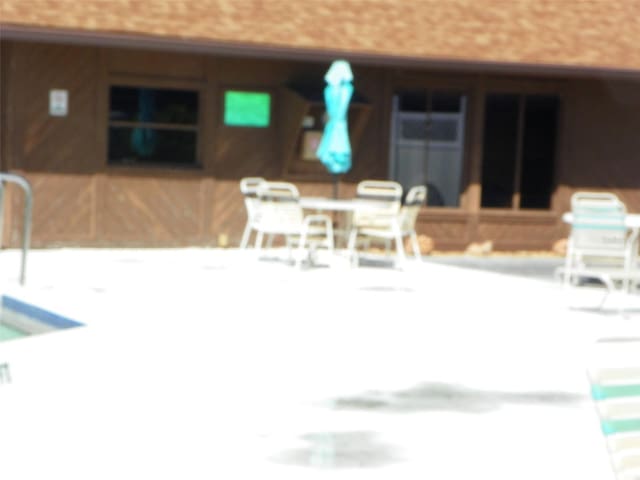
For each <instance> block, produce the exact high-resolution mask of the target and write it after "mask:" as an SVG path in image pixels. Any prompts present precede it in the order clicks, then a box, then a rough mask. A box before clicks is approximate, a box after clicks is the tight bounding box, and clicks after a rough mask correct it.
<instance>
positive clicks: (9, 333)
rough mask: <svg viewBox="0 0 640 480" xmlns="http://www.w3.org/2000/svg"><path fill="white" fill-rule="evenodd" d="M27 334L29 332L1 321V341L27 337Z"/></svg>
mask: <svg viewBox="0 0 640 480" xmlns="http://www.w3.org/2000/svg"><path fill="white" fill-rule="evenodd" d="M27 335H28V333H25V332H23V331H21V330H17V329H15V328H12V327H10V326H8V325H3V324H2V323H0V342H4V341H5V340H12V339H14V338H22V337H26V336H27Z"/></svg>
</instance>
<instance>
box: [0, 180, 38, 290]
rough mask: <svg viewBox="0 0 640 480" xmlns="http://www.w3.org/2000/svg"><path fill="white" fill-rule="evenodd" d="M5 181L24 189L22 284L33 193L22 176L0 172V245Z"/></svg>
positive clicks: (29, 239) (24, 275)
mask: <svg viewBox="0 0 640 480" xmlns="http://www.w3.org/2000/svg"><path fill="white" fill-rule="evenodd" d="M5 182H9V183H15V184H17V185H20V187H21V188H22V190H24V195H25V199H24V221H23V224H22V260H21V262H20V284H21V285H24V282H25V278H26V271H27V252H28V251H29V246H30V244H31V209H32V206H33V193H32V191H31V185H29V182H27V180H26V179H25V178H24V177H21V176H20V175H15V174H13V173H0V246H1V245H2V233H3V231H2V230H3V227H4V184H5Z"/></svg>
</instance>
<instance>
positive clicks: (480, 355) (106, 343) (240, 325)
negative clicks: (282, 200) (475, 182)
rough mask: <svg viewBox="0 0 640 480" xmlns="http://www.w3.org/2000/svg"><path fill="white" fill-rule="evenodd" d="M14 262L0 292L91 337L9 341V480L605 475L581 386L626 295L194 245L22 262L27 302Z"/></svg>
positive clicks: (631, 328)
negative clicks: (569, 297)
mask: <svg viewBox="0 0 640 480" xmlns="http://www.w3.org/2000/svg"><path fill="white" fill-rule="evenodd" d="M19 253H20V252H19V251H15V250H5V251H2V252H0V279H1V280H2V285H3V286H2V288H3V290H2V292H3V293H7V294H11V295H15V296H17V297H19V298H24V299H25V300H27V301H29V302H32V303H35V304H37V305H41V306H43V307H45V308H47V309H50V310H53V311H55V312H57V313H60V314H63V315H67V316H69V317H71V318H73V319H75V320H78V321H80V322H83V323H85V324H86V327H82V328H77V329H73V330H66V331H60V332H55V333H50V334H44V335H39V336H33V337H29V338H25V339H19V340H12V341H8V342H4V343H0V364H2V363H7V364H8V365H9V367H10V374H11V382H10V383H2V384H0V463H1V471H2V475H1V476H2V478H3V479H7V480H14V479H42V478H64V479H66V480H68V479H83V480H85V479H92V480H93V479H102V478H104V479H114V478H117V479H129V478H131V479H141V478H154V479H158V478H167V479H176V478H185V479H187V478H188V479H205V478H207V479H210V478H257V475H260V477H261V478H262V477H267V478H278V479H283V478H285V479H288V478H291V479H306V478H315V477H318V476H321V477H322V478H341V479H342V478H345V479H346V478H348V479H352V478H367V479H368V478H373V479H388V478H398V479H425V478H428V479H434V480H463V479H465V480H466V479H470V478H474V479H475V478H477V479H492V480H502V479H505V480H506V479H508V480H513V479H518V480H528V479H531V480H534V479H535V480H540V479H545V480H568V479H581V480H610V479H612V478H613V476H612V474H611V472H610V467H609V463H608V462H609V461H608V457H607V454H606V447H605V444H604V440H603V437H602V434H601V432H600V430H599V424H598V420H597V417H596V414H595V410H594V408H593V405H592V403H591V401H590V400H589V397H588V394H589V385H588V382H587V378H586V367H587V364H588V361H589V351H590V348H591V346H592V344H593V342H594V341H595V340H596V339H598V338H601V337H612V336H615V337H621V336H640V301H639V300H640V299H639V298H638V297H637V296H635V297H632V298H631V299H625V302H626V306H627V308H628V311H627V314H626V315H625V316H623V315H620V314H619V313H618V312H617V310H616V309H615V308H610V309H607V310H605V311H596V310H592V309H577V310H576V309H569V308H567V305H566V297H565V296H564V295H563V291H562V287H561V285H560V283H559V282H557V283H554V282H552V281H541V280H535V279H530V278H525V277H515V276H507V275H500V274H494V273H487V272H483V271H479V270H468V269H461V268H456V267H451V266H445V265H436V264H431V263H424V264H416V263H415V262H410V264H409V266H408V267H407V268H406V269H405V270H404V271H398V270H394V269H391V268H384V267H375V268H372V267H362V268H357V269H350V268H349V267H348V266H347V264H346V263H339V264H336V265H333V266H332V268H314V269H303V270H296V269H294V268H292V267H290V266H289V265H286V264H285V263H283V262H281V261H276V260H266V261H265V260H262V261H258V260H257V259H256V258H255V257H254V256H253V254H252V252H250V251H245V252H242V251H238V250H218V249H206V248H203V249H199V248H191V249H148V250H132V249H122V250H109V249H104V250H83V249H60V250H55V249H52V250H34V251H32V252H30V255H29V258H28V267H27V286H26V287H25V288H21V287H18V286H17V276H18V271H19V257H20V255H19ZM278 255H284V254H283V253H282V252H278ZM598 295H599V293H594V292H586V293H585V296H584V300H585V305H586V304H590V305H596V304H597V303H598ZM622 300H623V299H616V298H614V299H611V302H609V305H611V306H613V307H615V305H616V302H617V301H622Z"/></svg>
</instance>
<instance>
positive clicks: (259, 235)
mask: <svg viewBox="0 0 640 480" xmlns="http://www.w3.org/2000/svg"><path fill="white" fill-rule="evenodd" d="M263 239H264V233H262V232H260V231H258V233H257V235H256V246H255V250H256V257H257V258H260V254H261V253H262V240H263Z"/></svg>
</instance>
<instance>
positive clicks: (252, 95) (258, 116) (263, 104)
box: [224, 90, 271, 127]
mask: <svg viewBox="0 0 640 480" xmlns="http://www.w3.org/2000/svg"><path fill="white" fill-rule="evenodd" d="M270 110H271V96H270V95H269V94H268V93H262V92H241V91H234V90H227V91H226V92H225V93H224V124H225V125H228V126H233V127H268V126H269V117H270Z"/></svg>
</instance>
